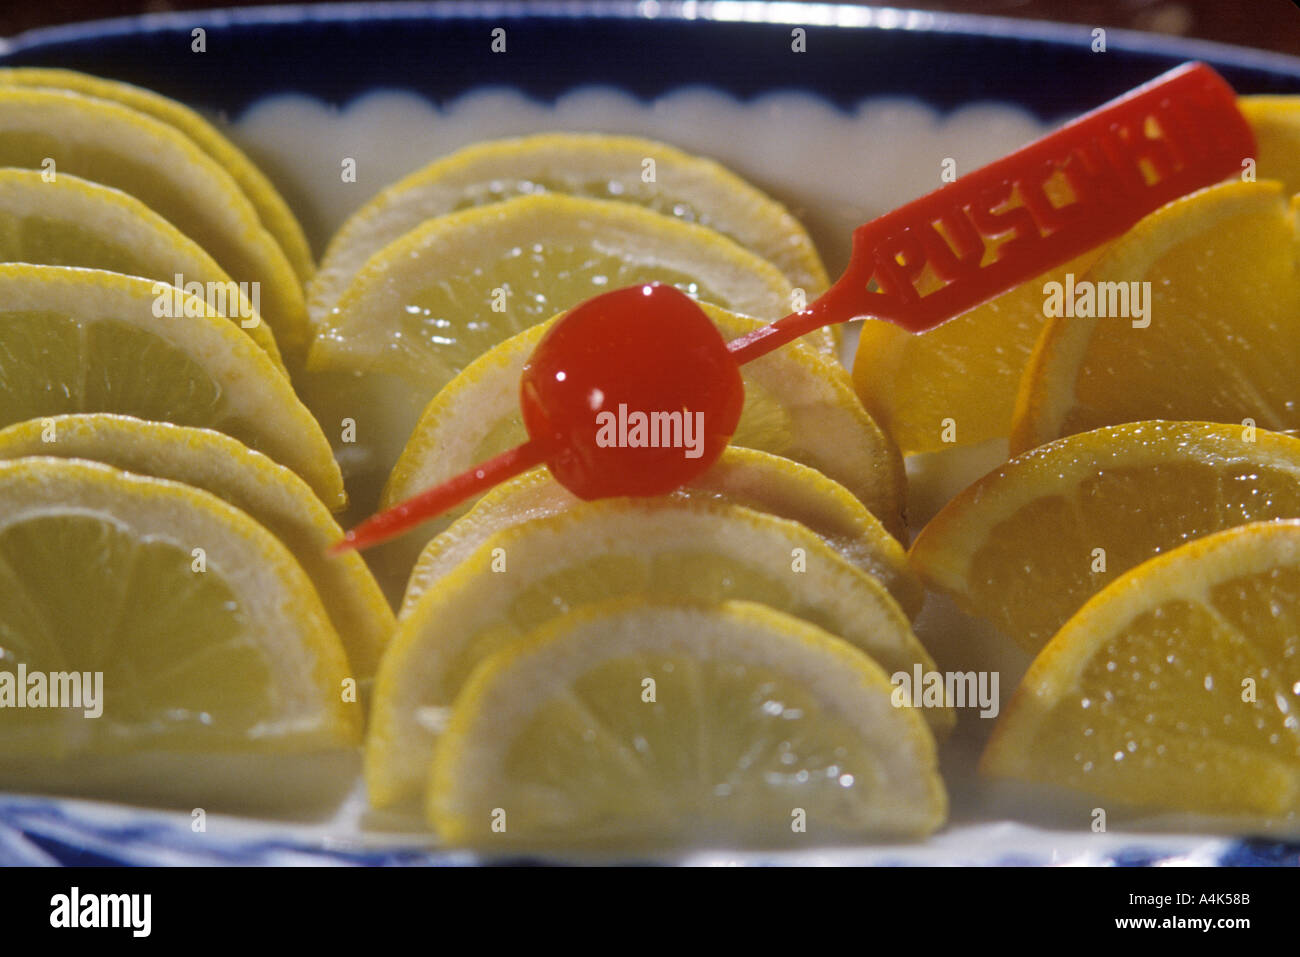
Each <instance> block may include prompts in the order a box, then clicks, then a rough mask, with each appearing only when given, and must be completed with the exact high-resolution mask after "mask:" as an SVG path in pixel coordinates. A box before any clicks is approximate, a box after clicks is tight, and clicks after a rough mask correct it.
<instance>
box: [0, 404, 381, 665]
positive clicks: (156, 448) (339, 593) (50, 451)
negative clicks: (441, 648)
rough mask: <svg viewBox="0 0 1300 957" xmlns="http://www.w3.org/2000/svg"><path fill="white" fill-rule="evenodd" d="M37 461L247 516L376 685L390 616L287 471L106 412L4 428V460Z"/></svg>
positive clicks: (315, 502) (323, 512)
mask: <svg viewBox="0 0 1300 957" xmlns="http://www.w3.org/2000/svg"><path fill="white" fill-rule="evenodd" d="M33 455H36V456H47V457H51V456H57V457H59V458H75V459H89V460H92V461H95V462H103V463H104V464H105V465H111V466H113V467H114V468H119V469H122V470H124V471H127V472H134V473H137V474H140V475H150V476H153V477H154V478H161V479H168V480H171V481H173V482H182V483H184V484H186V485H191V486H193V487H195V488H199V489H202V490H203V491H205V492H211V493H212V494H213V495H215V496H217V497H218V498H220V499H221V500H222V501H225V502H228V503H229V504H231V505H233V506H235V508H238V509H239V510H240V511H242V512H245V513H247V514H248V515H249V516H250V517H251V518H253V519H255V520H256V521H257V522H258V523H259V524H260V525H262V526H263V527H264V528H266V529H267V530H268V531H270V532H272V533H273V534H274V535H275V536H276V537H277V538H278V539H279V540H280V541H281V542H282V543H283V544H284V546H285V547H286V548H288V549H289V551H290V553H291V554H292V555H293V557H294V558H295V559H296V560H297V562H298V564H299V565H301V566H302V569H303V571H305V572H306V573H307V576H308V577H309V578H310V579H311V581H312V584H313V585H314V586H315V588H316V593H317V594H318V595H319V596H320V600H321V604H322V605H323V606H324V608H325V611H326V613H327V614H328V615H329V618H330V622H331V623H332V624H333V626H334V630H335V631H336V632H338V634H339V637H340V638H342V640H343V646H344V648H345V649H346V651H347V653H348V661H349V662H350V663H351V665H352V672H351V673H352V674H353V675H355V676H356V677H357V679H358V680H359V681H361V682H367V681H369V680H370V679H371V678H373V677H374V673H375V669H376V667H377V666H378V664H379V655H380V653H381V652H382V651H383V648H384V646H385V645H386V644H387V643H388V639H389V637H390V636H391V634H392V631H393V627H394V621H393V612H392V609H390V608H389V606H388V603H387V602H386V601H385V600H384V596H383V593H382V592H381V591H380V590H379V586H378V585H377V584H376V583H375V580H374V577H373V576H372V575H371V574H370V570H369V569H368V568H367V567H366V563H365V562H364V561H363V560H362V558H361V556H360V555H358V554H356V553H355V552H347V553H344V554H342V555H328V554H326V552H327V550H328V549H329V547H330V546H331V545H333V544H334V543H335V542H337V541H338V540H339V538H340V537H341V536H342V534H343V533H342V530H341V529H340V528H339V526H338V524H337V523H336V522H335V521H334V519H333V518H331V517H330V513H329V510H328V509H327V508H325V506H324V505H322V504H321V502H320V499H318V498H317V497H316V495H315V494H314V493H313V492H312V490H311V489H310V488H309V487H308V486H307V484H306V483H305V482H303V480H302V479H300V478H299V477H298V476H297V475H295V474H294V473H293V472H291V471H289V470H288V469H287V468H284V467H283V466H281V465H276V464H275V463H274V462H272V461H271V460H270V459H269V458H267V457H266V456H264V455H262V454H261V453H260V452H254V451H253V450H252V449H249V448H247V447H245V446H244V445H242V444H240V443H239V442H237V441H236V440H235V439H232V438H230V437H229V436H226V435H222V434H221V433H220V432H213V431H210V430H208V429H195V428H188V427H185V426H179V425H171V424H168V423H165V422H145V421H142V420H140V419H133V418H131V417H130V416H125V415H110V414H107V413H91V414H85V415H60V416H53V417H49V418H45V419H33V420H31V421H28V422H20V423H18V424H17V425H11V426H9V427H8V428H7V429H0V460H5V459H16V458H21V457H23V456H33Z"/></svg>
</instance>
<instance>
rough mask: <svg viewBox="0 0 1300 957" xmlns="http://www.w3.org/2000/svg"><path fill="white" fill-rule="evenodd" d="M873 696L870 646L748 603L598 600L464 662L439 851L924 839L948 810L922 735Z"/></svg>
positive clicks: (436, 804)
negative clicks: (476, 661) (500, 827)
mask: <svg viewBox="0 0 1300 957" xmlns="http://www.w3.org/2000/svg"><path fill="white" fill-rule="evenodd" d="M647 679H650V680H647ZM890 698H891V688H890V684H889V681H888V679H887V677H886V676H885V673H884V672H883V671H882V670H881V669H880V667H879V666H878V665H876V664H875V663H874V662H873V661H872V660H871V659H870V658H868V657H866V656H864V655H862V654H861V653H860V652H858V651H856V650H854V649H853V648H851V647H850V646H848V645H846V644H845V643H844V642H843V641H840V640H839V639H837V638H834V637H832V636H831V635H829V634H827V633H826V632H824V631H821V630H820V629H818V628H815V627H813V626H811V625H809V624H807V623H805V622H801V621H799V620H798V619H795V618H792V617H790V616H788V615H785V614H782V613H779V612H776V611H774V610H772V609H770V608H765V607H763V606H761V605H757V604H750V603H746V602H725V603H723V604H720V605H709V606H704V605H695V604H690V603H686V604H683V603H682V602H680V601H672V602H670V603H667V604H659V603H656V602H653V601H646V600H643V599H627V600H621V601H615V602H612V603H602V604H601V605H598V606H594V607H592V608H588V609H585V610H583V611H581V612H577V613H574V614H571V615H566V616H564V617H563V618H561V619H558V620H556V621H555V622H553V623H551V624H549V625H547V626H545V627H543V628H540V629H538V630H536V631H534V632H532V633H531V634H529V635H528V636H527V637H525V638H524V639H522V640H521V641H519V642H518V643H516V644H515V645H513V646H512V647H511V648H510V649H508V650H505V651H502V652H500V653H499V654H497V655H494V656H493V657H491V658H490V659H488V660H487V661H485V662H484V663H483V664H482V666H481V667H480V668H478V669H477V670H476V671H475V673H474V675H473V676H472V677H471V679H470V681H469V684H468V685H467V687H466V689H465V691H464V692H463V693H462V694H461V696H460V697H459V698H458V700H457V702H456V706H455V708H454V709H453V712H452V714H451V716H450V720H449V722H448V725H447V729H446V734H445V736H444V737H443V738H442V739H441V740H440V741H439V744H438V747H437V749H436V752H435V753H434V754H433V762H432V766H431V767H430V769H429V773H428V776H427V784H428V790H427V793H426V801H425V810H426V813H427V815H428V817H429V821H430V823H431V824H432V825H433V826H434V828H435V829H436V830H437V831H438V832H439V835H440V836H441V837H442V838H443V839H444V840H447V841H449V842H452V843H457V844H477V843H482V842H486V841H494V842H496V843H498V844H499V843H501V842H515V843H520V844H524V845H528V844H533V845H546V844H563V845H565V846H572V847H591V846H607V847H608V846H611V845H617V846H619V847H629V846H633V845H642V844H644V845H646V846H656V847H662V846H665V845H674V844H677V843H678V842H689V843H704V844H712V843H722V844H727V843H735V842H737V841H741V842H744V843H749V844H777V843H785V842H789V841H791V840H792V838H793V839H795V840H798V841H800V842H802V841H806V840H813V841H814V842H817V843H824V842H826V841H828V840H831V841H834V840H843V839H850V840H852V839H856V840H861V839H862V838H863V837H864V836H867V835H919V834H925V833H929V832H930V831H932V830H934V829H935V828H936V827H938V826H940V825H941V824H942V822H943V819H944V816H945V814H946V806H947V801H946V795H945V793H944V791H943V786H942V782H941V781H940V779H939V777H938V775H937V774H936V767H935V747H934V740H933V737H932V736H931V734H930V733H929V731H927V729H926V728H925V725H924V722H923V720H922V719H921V717H920V715H919V714H918V713H917V712H916V711H915V710H913V709H909V708H896V707H894V706H893V704H892V703H891V700H890ZM498 812H499V813H502V814H505V815H507V816H508V818H509V823H508V826H507V827H506V828H505V832H504V833H499V832H497V829H494V828H493V827H492V822H493V821H494V819H495V818H497V817H498ZM799 822H802V824H803V825H804V826H802V827H800V826H798V825H799Z"/></svg>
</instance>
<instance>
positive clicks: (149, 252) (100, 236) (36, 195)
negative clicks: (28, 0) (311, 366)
mask: <svg viewBox="0 0 1300 957" xmlns="http://www.w3.org/2000/svg"><path fill="white" fill-rule="evenodd" d="M0 72H3V71H0ZM0 262H26V263H37V264H40V265H46V266H84V267H87V268H91V269H107V270H109V271H110V272H120V273H123V274H124V275H128V276H143V277H144V278H145V279H156V280H158V281H160V282H165V283H168V284H176V283H177V280H178V278H179V284H180V285H181V286H185V285H187V284H189V283H199V284H200V286H201V288H202V289H203V290H204V295H203V296H202V298H203V299H205V300H206V301H207V303H208V305H209V306H211V307H212V308H213V309H214V310H215V311H216V312H219V313H221V314H222V315H224V316H227V317H228V318H230V319H232V320H233V321H234V322H235V323H236V324H238V326H239V328H241V329H243V330H244V331H245V332H246V333H248V335H249V336H250V337H251V338H252V340H253V341H254V342H256V343H257V344H258V346H260V347H261V349H262V351H263V352H265V353H266V354H267V355H268V356H270V358H271V361H272V362H274V363H275V365H276V367H277V368H278V369H280V371H281V372H284V371H285V369H284V362H283V361H282V360H281V358H280V350H279V348H278V347H277V346H276V344H275V337H274V336H272V335H271V333H270V331H269V330H268V329H267V327H266V326H265V325H264V324H263V322H262V317H261V315H260V313H259V312H258V310H257V309H256V308H255V307H254V306H253V304H252V303H251V302H250V301H249V300H248V299H247V298H246V297H245V295H244V293H243V291H241V289H240V288H239V285H238V284H237V283H236V282H235V281H234V280H232V279H231V278H230V277H229V276H227V275H226V274H225V272H223V271H222V269H221V267H220V266H218V265H217V264H216V262H214V261H213V259H212V257H211V256H209V255H208V254H207V253H205V252H204V251H203V250H202V249H200V248H199V246H198V245H197V244H196V243H195V242H194V241H193V240H192V239H189V238H188V237H186V236H184V235H183V234H182V233H181V232H180V231H179V230H177V229H176V227H175V226H173V225H172V224H171V223H169V222H167V220H165V219H163V218H162V217H161V216H159V215H158V214H157V213H155V212H154V211H153V210H151V209H150V208H149V207H148V206H146V205H145V204H144V203H142V202H140V201H139V200H138V199H135V198H134V197H132V196H128V195H127V194H126V193H123V192H122V191H121V190H116V189H111V188H109V187H107V186H100V185H99V184H98V183H91V182H89V181H87V180H84V179H80V178H78V177H76V176H72V175H70V174H68V173H64V174H63V175H61V176H59V177H58V178H57V179H55V180H54V181H53V182H47V181H46V180H45V179H44V178H43V177H42V176H41V174H40V173H37V172H36V171H34V170H22V169H0ZM209 290H211V292H212V295H208V294H207V293H208V291H209ZM250 291H251V290H250ZM259 298H260V296H259ZM285 374H286V375H288V373H287V372H285Z"/></svg>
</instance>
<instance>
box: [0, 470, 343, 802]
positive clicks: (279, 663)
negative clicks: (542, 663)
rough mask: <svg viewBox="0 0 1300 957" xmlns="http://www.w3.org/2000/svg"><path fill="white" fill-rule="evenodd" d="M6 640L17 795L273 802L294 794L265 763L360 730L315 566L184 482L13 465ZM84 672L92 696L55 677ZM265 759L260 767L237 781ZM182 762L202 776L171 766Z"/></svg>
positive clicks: (4, 488)
mask: <svg viewBox="0 0 1300 957" xmlns="http://www.w3.org/2000/svg"><path fill="white" fill-rule="evenodd" d="M196 549H198V550H201V551H196ZM200 559H201V563H200ZM106 570H108V571H109V572H110V573H108V574H106ZM0 648H3V649H4V650H3V652H0V667H2V668H3V672H4V673H7V674H8V675H10V676H11V677H10V680H9V681H8V682H4V684H6V685H8V686H9V688H10V693H11V694H15V693H16V690H21V691H22V692H23V693H24V695H25V704H26V707H5V708H3V709H0V729H2V732H0V756H2V757H0V786H3V787H5V788H9V789H23V790H60V791H62V790H75V791H78V792H81V793H94V794H99V795H103V796H108V797H114V798H121V799H125V798H128V797H129V798H134V799H139V798H141V797H144V798H148V799H157V798H162V799H177V798H178V797H180V796H182V795H183V796H188V797H190V798H192V799H193V800H195V801H197V802H199V806H201V807H209V806H211V803H210V802H214V801H220V802H222V803H225V801H226V800H227V799H229V800H233V801H235V802H237V803H239V804H259V803H263V802H264V801H266V802H272V803H274V802H277V801H281V800H283V797H282V795H284V794H290V793H294V792H296V791H297V790H298V788H297V786H296V784H295V782H294V781H293V780H291V779H290V776H289V774H288V773H285V774H284V777H283V778H282V777H281V773H266V772H268V771H273V770H274V771H277V772H280V771H283V772H288V770H289V769H290V768H291V767H297V765H294V764H293V763H292V760H291V759H292V758H293V757H294V756H304V755H311V754H313V753H318V752H335V751H339V750H341V749H344V750H345V749H349V748H352V747H354V746H355V745H356V744H357V743H358V742H359V739H360V728H361V714H360V708H359V706H358V705H356V704H348V703H346V702H345V701H344V700H343V695H342V694H341V689H342V688H343V682H344V679H345V678H346V677H347V676H348V666H347V659H346V658H345V656H344V653H343V647H342V645H341V644H340V643H339V639H338V636H337V635H335V634H334V631H333V629H332V628H331V627H330V623H329V620H328V618H326V616H325V613H324V611H323V610H322V609H321V606H320V602H319V601H318V599H317V598H316V594H315V592H314V591H313V590H312V587H311V583H310V582H309V581H308V580H307V577H306V575H304V574H303V572H302V569H301V568H299V567H298V565H297V563H296V562H294V561H293V559H292V558H291V557H290V555H289V553H288V552H287V551H286V550H285V549H284V547H283V546H282V545H281V544H280V543H279V542H278V541H276V539H275V538H274V537H273V536H272V535H271V534H270V533H269V532H267V531H265V530H264V529H262V528H261V527H260V526H259V525H257V523H255V522H254V521H252V519H250V518H248V517H247V516H246V515H244V514H243V513H242V512H240V511H239V510H237V509H235V508H232V507H231V506H229V505H226V504H225V503H224V502H222V501H221V500H220V499H218V498H216V497H215V496H213V495H209V494H208V493H206V492H200V491H197V490H195V489H192V488H189V487H187V486H183V485H179V484H177V483H174V482H164V481H161V480H158V479H151V478H142V477H139V476H131V475H128V474H126V473H124V472H120V471H118V470H116V469H113V468H110V467H108V466H105V465H100V464H96V463H90V462H74V461H67V460H61V459H45V458H29V459H22V460H19V461H16V462H4V463H0ZM72 672H76V673H78V674H80V675H81V677H82V679H83V681H84V684H83V686H82V688H81V691H80V694H78V692H77V688H76V685H75V684H74V683H73V682H72V680H71V679H70V678H67V677H60V676H59V673H62V674H63V675H64V676H67V675H68V674H70V673H72ZM24 673H25V675H26V682H25V687H22V688H19V686H18V685H16V684H15V683H14V682H16V681H17V677H18V676H20V675H23V674H24ZM87 673H88V674H89V676H90V677H89V678H87ZM97 674H98V675H99V677H98V678H95V675H97ZM34 676H42V677H36V678H34ZM42 684H43V685H44V686H45V692H46V697H45V699H44V706H43V707H40V706H37V705H38V704H39V703H40V699H39V698H37V697H35V695H36V694H37V693H38V692H37V689H38V688H39V687H40V686H41V685H42ZM56 686H57V687H58V692H57V696H56V692H55V690H54V689H55V688H56ZM96 686H97V687H98V689H99V693H92V694H91V697H94V698H96V699H97V700H96V701H88V700H87V697H86V694H87V692H88V691H90V690H91V689H92V688H93V687H96ZM3 693H4V691H3V688H0V694H3ZM11 703H12V702H11ZM56 704H58V705H60V706H58V707H56V706H54V705H56ZM78 704H79V705H81V706H80V707H76V705H78ZM87 712H89V714H88V713H87ZM256 755H261V756H263V762H262V764H261V765H260V767H261V768H262V769H263V774H262V776H260V777H254V778H230V777H228V775H229V774H231V773H232V772H233V771H234V770H235V769H237V768H240V767H241V764H240V759H241V758H248V756H256ZM273 758H276V759H278V758H284V759H285V761H286V763H285V764H284V766H283V769H282V768H281V767H279V766H277V764H276V763H275V762H274V761H273V760H272V759H273ZM209 762H210V763H209ZM242 766H243V767H244V768H245V769H247V768H248V767H251V766H253V765H249V764H248V763H247V762H245V763H244V765H242ZM178 767H188V768H189V769H190V770H197V771H198V773H199V777H197V778H195V779H193V780H177V779H175V778H170V777H164V776H162V775H161V774H159V772H160V771H165V772H171V771H174V770H175V769H177V768H178ZM209 786H211V787H212V790H211V791H209V790H208V787H209ZM296 796H298V797H301V794H297V795H296Z"/></svg>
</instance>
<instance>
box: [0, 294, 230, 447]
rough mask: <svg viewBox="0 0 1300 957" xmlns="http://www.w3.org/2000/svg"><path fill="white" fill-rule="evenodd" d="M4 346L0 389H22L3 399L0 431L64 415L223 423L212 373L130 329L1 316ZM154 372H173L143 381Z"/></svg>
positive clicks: (31, 315) (61, 318) (42, 315)
mask: <svg viewBox="0 0 1300 957" xmlns="http://www.w3.org/2000/svg"><path fill="white" fill-rule="evenodd" d="M182 321H183V320H182ZM0 341H3V342H4V343H5V351H4V352H3V353H0V382H6V383H15V382H22V383H24V385H23V386H22V387H20V388H10V389H6V390H5V391H4V392H0V427H3V426H8V425H12V424H14V423H15V422H22V421H25V420H27V419H33V418H40V417H43V416H49V415H57V414H60V413H66V412H119V413H122V414H124V415H134V416H137V417H139V418H147V419H157V418H166V419H167V420H168V421H172V422H175V423H176V424H178V425H211V424H213V423H216V422H220V421H221V420H222V418H223V403H222V399H221V390H220V388H219V387H218V386H217V385H216V383H214V382H213V381H212V380H211V379H210V378H209V377H208V375H207V373H206V372H205V371H204V370H203V369H201V368H199V367H198V366H197V365H196V364H195V363H194V362H193V361H192V360H191V359H190V358H189V357H188V356H187V355H186V354H185V353H184V352H182V351H181V350H180V349H177V348H176V347H175V346H172V345H170V344H169V343H167V342H164V341H163V340H162V339H160V338H158V337H157V336H154V335H151V334H150V333H147V332H144V331H142V330H140V329H137V328H135V327H134V326H132V325H130V324H128V323H125V322H118V321H116V320H111V319H105V320H100V321H97V322H86V323H83V322H78V321H77V320H76V319H74V318H73V317H71V316H67V315H61V314H58V313H53V312H3V313H0ZM91 357H93V358H94V361H93V363H92V362H91ZM151 368H166V369H169V370H175V371H174V372H173V373H172V374H171V375H169V376H168V377H167V378H166V379H165V380H160V379H159V378H158V377H156V376H148V375H141V370H142V369H151ZM92 373H93V374H92ZM33 377H36V378H37V381H36V382H34V383H33V382H32V381H31V380H32V378H33ZM28 383H30V384H28Z"/></svg>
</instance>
